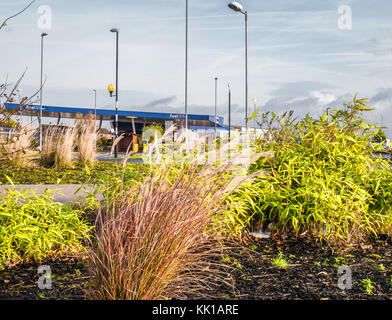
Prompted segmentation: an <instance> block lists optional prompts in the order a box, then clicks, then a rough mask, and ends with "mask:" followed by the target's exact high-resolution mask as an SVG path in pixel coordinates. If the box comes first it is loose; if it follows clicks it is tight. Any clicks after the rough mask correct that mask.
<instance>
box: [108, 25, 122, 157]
mask: <svg viewBox="0 0 392 320" xmlns="http://www.w3.org/2000/svg"><path fill="white" fill-rule="evenodd" d="M110 32H113V33H115V34H116V120H115V136H116V139H117V138H118V38H119V32H120V29H116V28H114V29H111V30H110ZM114 157H115V158H118V144H116V146H115V147H114Z"/></svg>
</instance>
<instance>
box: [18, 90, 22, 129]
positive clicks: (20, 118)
mask: <svg viewBox="0 0 392 320" xmlns="http://www.w3.org/2000/svg"><path fill="white" fill-rule="evenodd" d="M16 91H17V92H18V97H19V108H20V109H22V108H21V106H20V105H21V104H22V100H21V98H20V93H21V92H22V91H23V90H22V89H21V88H18V89H16ZM19 121H20V125H21V126H22V110H20V116H19Z"/></svg>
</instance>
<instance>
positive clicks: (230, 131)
mask: <svg viewBox="0 0 392 320" xmlns="http://www.w3.org/2000/svg"><path fill="white" fill-rule="evenodd" d="M227 87H228V88H229V141H230V140H231V88H230V83H229V84H228V85H227Z"/></svg>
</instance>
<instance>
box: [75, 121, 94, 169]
mask: <svg viewBox="0 0 392 320" xmlns="http://www.w3.org/2000/svg"><path fill="white" fill-rule="evenodd" d="M76 127H77V129H78V132H79V138H78V140H77V147H78V150H79V160H80V161H81V162H82V163H83V165H87V166H91V165H92V164H93V162H94V160H95V157H96V153H97V128H96V125H95V121H94V119H92V118H89V119H81V120H79V122H78V123H77V125H76Z"/></svg>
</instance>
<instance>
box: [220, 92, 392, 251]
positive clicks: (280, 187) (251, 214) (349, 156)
mask: <svg viewBox="0 0 392 320" xmlns="http://www.w3.org/2000/svg"><path fill="white" fill-rule="evenodd" d="M370 110H371V109H370V108H369V107H368V106H367V104H366V101H365V100H360V99H356V98H355V99H354V101H353V103H352V104H350V105H347V106H346V108H345V109H344V110H339V109H338V110H335V111H333V112H330V114H329V115H327V114H323V115H322V116H321V117H320V118H318V119H313V118H311V117H310V116H306V117H305V118H304V119H301V120H295V119H293V114H292V113H285V114H283V115H282V116H277V115H275V114H273V113H268V114H266V115H264V116H263V119H262V121H261V123H260V125H261V126H262V127H263V128H264V129H265V130H266V133H265V135H264V136H263V137H260V138H259V139H257V140H256V143H255V147H256V148H258V150H259V151H273V152H274V154H275V156H274V157H272V158H262V159H259V160H258V161H257V162H256V163H255V164H254V165H253V166H252V168H251V170H250V172H253V171H260V170H263V171H265V172H267V173H268V174H266V175H263V176H260V177H258V178H257V179H256V180H254V181H253V182H252V183H248V184H247V185H246V186H244V187H243V188H241V190H239V191H238V192H236V193H234V194H233V195H231V196H230V197H229V198H228V204H229V205H230V208H229V210H228V211H225V212H224V213H223V219H225V221H227V227H228V230H229V231H228V232H229V234H231V235H234V236H237V237H241V236H242V234H243V232H244V231H246V229H247V228H251V229H256V230H259V229H263V228H265V227H266V226H268V225H271V226H272V229H273V231H274V232H277V233H279V234H284V233H287V232H289V233H294V234H295V235H297V236H300V235H304V234H308V235H311V236H314V237H316V238H318V239H320V240H323V241H326V242H328V243H352V242H356V241H361V240H363V239H364V238H366V237H369V236H378V235H381V234H387V235H391V232H392V188H391V187H392V171H391V170H390V163H389V162H388V161H386V160H383V159H381V158H379V157H377V156H375V153H376V152H377V151H378V150H379V148H380V147H381V145H380V144H377V143H371V141H372V133H373V132H374V131H375V130H377V126H376V125H372V124H368V123H366V122H365V120H364V119H363V116H362V114H363V112H366V111H370Z"/></svg>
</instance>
